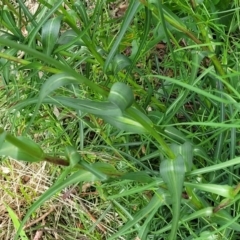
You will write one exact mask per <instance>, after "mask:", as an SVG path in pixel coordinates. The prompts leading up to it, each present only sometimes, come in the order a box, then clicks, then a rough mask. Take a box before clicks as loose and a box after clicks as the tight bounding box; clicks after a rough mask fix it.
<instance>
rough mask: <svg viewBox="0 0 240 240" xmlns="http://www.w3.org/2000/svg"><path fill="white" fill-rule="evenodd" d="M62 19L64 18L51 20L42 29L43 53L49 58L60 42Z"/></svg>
mask: <svg viewBox="0 0 240 240" xmlns="http://www.w3.org/2000/svg"><path fill="white" fill-rule="evenodd" d="M61 19H62V17H55V18H51V19H49V20H48V21H47V22H46V23H45V24H44V25H43V27H42V45H43V52H44V53H46V54H47V55H49V56H50V55H51V53H52V51H53V49H54V47H55V45H56V43H57V40H58V34H59V30H60V26H61Z"/></svg>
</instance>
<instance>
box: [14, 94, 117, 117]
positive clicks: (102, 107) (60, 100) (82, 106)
mask: <svg viewBox="0 0 240 240" xmlns="http://www.w3.org/2000/svg"><path fill="white" fill-rule="evenodd" d="M36 103H39V98H32V99H27V100H25V101H22V102H20V103H18V104H17V105H15V106H14V108H13V109H16V110H18V109H22V108H24V107H25V106H28V105H31V104H36ZM42 103H48V104H55V105H57V106H64V107H70V108H72V109H75V110H81V111H83V112H85V113H91V114H95V115H97V116H121V114H122V112H121V110H120V109H119V108H118V107H117V106H116V105H115V104H113V103H110V102H96V101H91V100H83V99H77V98H70V97H61V96H60V97H46V98H44V99H43V100H42Z"/></svg>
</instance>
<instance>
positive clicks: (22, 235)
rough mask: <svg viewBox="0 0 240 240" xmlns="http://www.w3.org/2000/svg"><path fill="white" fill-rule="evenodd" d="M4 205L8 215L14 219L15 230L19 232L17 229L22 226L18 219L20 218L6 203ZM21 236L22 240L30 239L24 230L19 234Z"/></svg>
mask: <svg viewBox="0 0 240 240" xmlns="http://www.w3.org/2000/svg"><path fill="white" fill-rule="evenodd" d="M4 205H5V206H6V208H7V211H8V214H9V216H10V218H11V219H12V222H13V226H14V228H15V229H16V231H17V229H18V228H19V226H20V221H19V219H18V216H17V214H16V213H15V212H14V211H13V210H12V209H11V208H10V207H9V206H8V205H7V204H6V203H4ZM19 236H20V238H21V240H28V237H27V235H26V233H25V232H24V230H23V229H22V230H21V231H20V232H19Z"/></svg>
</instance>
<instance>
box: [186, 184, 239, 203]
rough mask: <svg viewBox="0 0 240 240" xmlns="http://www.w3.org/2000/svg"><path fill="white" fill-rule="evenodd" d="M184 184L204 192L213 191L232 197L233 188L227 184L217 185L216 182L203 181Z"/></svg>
mask: <svg viewBox="0 0 240 240" xmlns="http://www.w3.org/2000/svg"><path fill="white" fill-rule="evenodd" d="M184 185H185V186H188V187H192V188H197V189H200V190H202V191H205V192H210V193H214V194H217V195H220V196H223V197H226V198H230V199H233V198H234V188H233V187H231V186H228V185H218V184H207V183H206V184H204V183H190V182H185V183H184Z"/></svg>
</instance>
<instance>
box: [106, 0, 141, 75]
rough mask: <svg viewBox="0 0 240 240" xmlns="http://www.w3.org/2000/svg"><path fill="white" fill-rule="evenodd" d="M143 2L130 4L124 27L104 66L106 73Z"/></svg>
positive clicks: (123, 23)
mask: <svg viewBox="0 0 240 240" xmlns="http://www.w3.org/2000/svg"><path fill="white" fill-rule="evenodd" d="M140 4H141V2H140V1H130V4H129V6H128V8H127V11H126V15H125V17H124V20H123V22H122V25H121V29H120V32H119V34H118V36H117V38H116V41H115V43H114V44H113V46H112V48H111V51H110V53H109V54H108V57H107V59H106V61H105V64H104V68H103V70H104V71H105V72H106V71H107V69H108V65H109V64H110V62H111V61H112V59H113V56H114V55H115V53H116V52H117V49H118V47H119V44H120V42H121V41H122V39H123V36H124V34H125V33H126V31H127V30H128V28H129V25H130V23H131V21H132V19H133V17H134V15H135V14H136V12H137V10H138V8H139V6H140Z"/></svg>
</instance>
